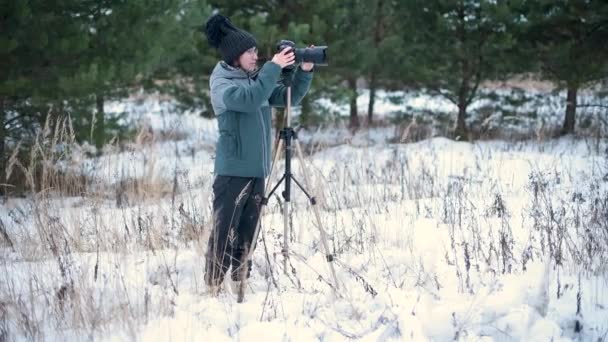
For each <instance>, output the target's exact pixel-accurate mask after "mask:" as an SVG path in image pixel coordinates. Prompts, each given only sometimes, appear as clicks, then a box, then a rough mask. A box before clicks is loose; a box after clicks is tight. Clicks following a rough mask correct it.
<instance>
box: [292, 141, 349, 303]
mask: <svg viewBox="0 0 608 342" xmlns="http://www.w3.org/2000/svg"><path fill="white" fill-rule="evenodd" d="M294 142H295V145H296V153H297V154H298V159H299V160H300V168H301V169H302V174H303V175H304V183H305V185H306V187H307V188H309V189H311V187H310V184H311V183H310V179H309V177H308V172H307V170H306V165H305V164H304V154H303V153H302V148H301V147H300V142H299V141H298V140H297V139H294ZM312 210H313V212H314V214H315V218H316V221H317V227H319V233H320V235H321V243H322V244H323V249H325V254H326V258H327V262H328V263H329V269H330V271H331V275H332V277H333V280H334V285H335V289H334V291H337V290H338V289H339V288H340V284H339V283H338V276H337V275H336V270H335V268H334V264H333V255H332V254H331V253H330V252H329V243H328V242H327V232H325V229H323V225H322V223H321V216H320V215H319V210H318V209H317V207H316V206H315V205H314V202H313V205H312Z"/></svg>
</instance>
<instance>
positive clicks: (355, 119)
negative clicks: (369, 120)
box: [348, 77, 359, 130]
mask: <svg viewBox="0 0 608 342" xmlns="http://www.w3.org/2000/svg"><path fill="white" fill-rule="evenodd" d="M348 89H350V91H351V94H350V122H349V127H350V128H351V129H353V130H356V129H357V128H359V116H358V115H357V79H356V78H355V77H349V78H348Z"/></svg>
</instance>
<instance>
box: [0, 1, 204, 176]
mask: <svg viewBox="0 0 608 342" xmlns="http://www.w3.org/2000/svg"><path fill="white" fill-rule="evenodd" d="M205 9H206V6H205V5H204V1H203V0H199V1H185V0H170V1H166V0H156V1H146V0H138V1H128V2H126V1H119V0H105V1H93V0H88V1H87V0H65V1H60V2H57V1H42V0H39V1H36V0H32V1H27V2H24V1H17V2H3V4H2V6H1V7H0V11H1V12H0V26H1V27H2V31H3V36H2V37H1V38H0V110H1V113H0V120H1V121H0V158H1V160H0V161H2V163H1V164H0V165H2V167H1V169H2V171H1V172H3V173H4V171H5V165H6V155H7V153H8V151H7V149H9V148H11V147H14V146H15V145H16V143H17V141H22V142H23V143H24V144H23V145H24V146H27V145H28V141H31V139H32V138H33V137H34V136H35V134H36V133H37V132H38V131H39V130H40V128H41V127H42V126H43V125H44V123H45V122H46V118H47V115H49V114H52V115H54V116H59V115H67V114H68V113H69V115H70V117H71V118H72V119H73V122H74V126H75V128H76V129H77V131H78V132H79V133H80V134H79V136H80V138H82V139H85V138H86V136H87V133H86V132H90V131H91V129H90V128H91V125H92V124H93V122H92V120H91V118H92V115H91V114H92V112H93V111H97V113H96V115H95V116H96V117H95V120H96V122H95V125H94V127H96V129H95V130H94V131H93V133H94V134H93V138H94V139H93V140H94V141H95V142H96V144H97V146H98V147H101V145H102V144H103V142H104V141H105V134H106V128H107V127H106V126H107V125H106V120H105V115H104V108H103V104H104V101H105V100H106V99H108V98H117V97H118V96H124V95H126V94H127V92H128V91H129V89H131V88H132V87H134V86H137V85H139V84H140V83H141V82H142V81H145V80H147V79H151V78H153V77H154V75H155V74H156V72H157V71H158V70H160V69H162V68H166V69H170V67H171V66H172V65H173V64H174V63H176V61H177V60H178V59H179V58H181V57H182V56H183V55H184V51H183V49H181V48H182V47H183V46H187V44H189V43H190V42H186V40H185V39H184V37H187V36H188V35H191V33H192V32H193V31H194V30H193V27H194V25H195V23H199V22H200V21H201V19H202V18H201V17H202V12H203V11H204V10H205ZM51 122H52V121H51ZM0 176H2V181H4V180H5V177H4V176H3V175H0Z"/></svg>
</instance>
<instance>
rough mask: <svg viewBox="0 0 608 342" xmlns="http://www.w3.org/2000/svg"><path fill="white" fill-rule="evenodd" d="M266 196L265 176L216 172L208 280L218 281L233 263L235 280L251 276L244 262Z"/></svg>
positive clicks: (232, 272) (249, 267) (215, 283)
mask: <svg viewBox="0 0 608 342" xmlns="http://www.w3.org/2000/svg"><path fill="white" fill-rule="evenodd" d="M263 196H264V179H263V178H245V177H233V176H216V177H215V180H214V181H213V231H212V232H211V236H210V237H209V243H208V245H207V260H206V263H205V282H206V283H207V285H219V284H221V283H222V281H223V280H224V276H225V274H226V272H228V269H229V268H230V266H232V269H231V277H232V280H239V279H242V278H241V277H249V274H250V272H251V261H248V263H247V267H246V269H243V266H244V265H243V263H244V261H245V259H246V258H247V254H248V253H249V248H250V247H251V243H252V242H253V234H254V233H255V227H256V224H257V220H258V217H259V215H260V208H261V200H262V198H263Z"/></svg>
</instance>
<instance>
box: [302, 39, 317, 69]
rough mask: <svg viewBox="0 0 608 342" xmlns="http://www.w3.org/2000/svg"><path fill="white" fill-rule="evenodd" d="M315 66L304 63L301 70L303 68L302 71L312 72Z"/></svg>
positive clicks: (312, 46)
mask: <svg viewBox="0 0 608 342" xmlns="http://www.w3.org/2000/svg"><path fill="white" fill-rule="evenodd" d="M309 47H310V48H314V47H315V46H314V45H311V46H309ZM314 66H315V63H302V65H300V68H302V70H304V71H311V70H312V68H313V67H314Z"/></svg>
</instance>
